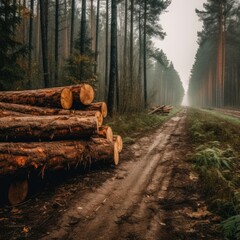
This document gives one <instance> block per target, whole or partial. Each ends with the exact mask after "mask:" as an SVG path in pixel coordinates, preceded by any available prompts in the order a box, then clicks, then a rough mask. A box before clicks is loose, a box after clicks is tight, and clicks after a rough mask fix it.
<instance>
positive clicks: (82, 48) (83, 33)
mask: <svg viewBox="0 0 240 240" xmlns="http://www.w3.org/2000/svg"><path fill="white" fill-rule="evenodd" d="M85 42H86V0H82V17H81V37H80V53H81V54H82V55H84V54H85Z"/></svg>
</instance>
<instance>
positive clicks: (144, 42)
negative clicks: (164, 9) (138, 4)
mask: <svg viewBox="0 0 240 240" xmlns="http://www.w3.org/2000/svg"><path fill="white" fill-rule="evenodd" d="M143 85H144V87H143V89H144V107H145V108H146V107H147V0H144V26H143Z"/></svg>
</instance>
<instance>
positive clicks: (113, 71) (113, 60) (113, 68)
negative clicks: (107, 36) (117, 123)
mask: <svg viewBox="0 0 240 240" xmlns="http://www.w3.org/2000/svg"><path fill="white" fill-rule="evenodd" d="M117 74H118V72H117V0H112V20H111V55H110V74H109V91H108V109H109V114H110V116H112V115H113V110H114V93H115V86H116V81H117Z"/></svg>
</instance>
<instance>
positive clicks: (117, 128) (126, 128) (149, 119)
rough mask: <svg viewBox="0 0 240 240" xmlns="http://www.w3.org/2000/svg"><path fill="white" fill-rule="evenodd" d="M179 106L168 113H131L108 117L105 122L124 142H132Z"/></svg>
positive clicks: (169, 116)
mask: <svg viewBox="0 0 240 240" xmlns="http://www.w3.org/2000/svg"><path fill="white" fill-rule="evenodd" d="M180 109H181V108H176V107H174V109H173V110H172V111H171V112H170V113H169V114H168V115H161V114H151V115H149V114H147V113H131V114H125V115H118V116H114V117H113V118H108V119H107V120H106V124H107V125H109V126H110V127H112V130H113V132H114V134H119V135H121V136H122V138H123V142H124V143H133V142H134V141H135V139H136V138H137V137H139V136H141V135H142V134H144V133H146V132H148V131H150V130H153V129H156V128H158V127H159V126H161V124H162V123H163V122H165V121H166V120H167V119H169V118H171V117H172V116H173V115H175V114H176V113H177V112H178V111H180Z"/></svg>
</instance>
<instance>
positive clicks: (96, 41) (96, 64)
mask: <svg viewBox="0 0 240 240" xmlns="http://www.w3.org/2000/svg"><path fill="white" fill-rule="evenodd" d="M99 10H100V0H97V17H96V34H95V36H96V39H95V56H94V57H95V66H94V74H95V75H96V74H97V66H98V36H99Z"/></svg>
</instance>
